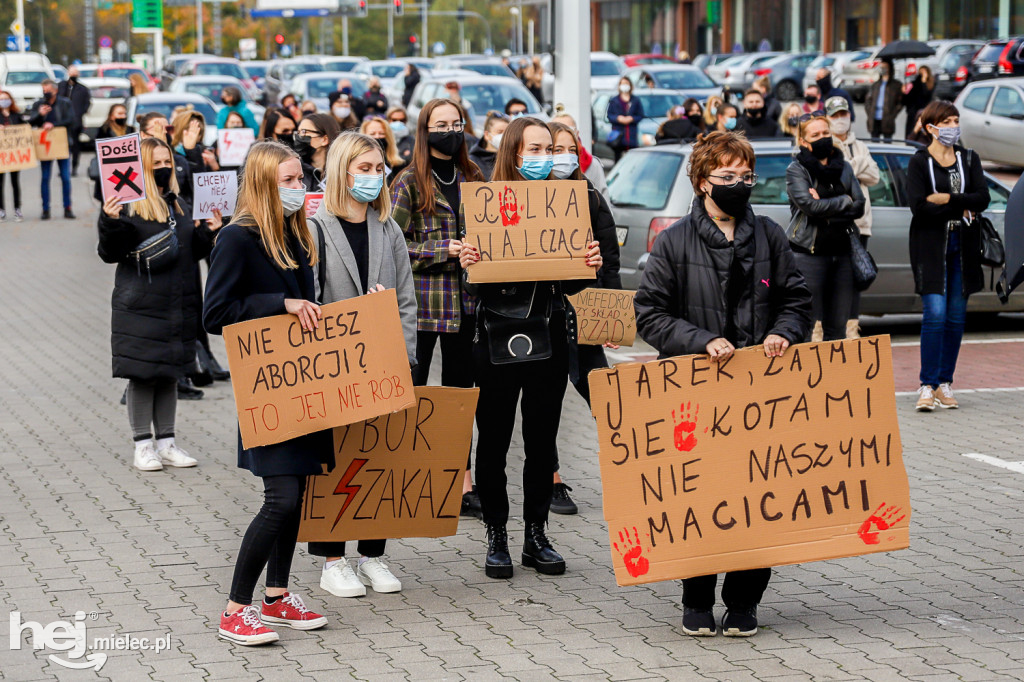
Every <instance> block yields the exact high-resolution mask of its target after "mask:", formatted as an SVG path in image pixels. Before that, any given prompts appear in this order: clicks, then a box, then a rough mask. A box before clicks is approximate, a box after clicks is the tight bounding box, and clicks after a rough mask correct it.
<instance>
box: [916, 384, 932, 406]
mask: <svg viewBox="0 0 1024 682" xmlns="http://www.w3.org/2000/svg"><path fill="white" fill-rule="evenodd" d="M917 396H918V397H917V405H915V406H914V409H915V410H917V411H918V412H931V411H932V410H934V409H935V403H937V402H938V399H937V398H936V397H935V390H934V389H933V388H932V387H931V386H927V385H925V386H922V387H921V388H919V389H917Z"/></svg>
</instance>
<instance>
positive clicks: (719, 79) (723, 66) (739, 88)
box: [707, 52, 782, 93]
mask: <svg viewBox="0 0 1024 682" xmlns="http://www.w3.org/2000/svg"><path fill="white" fill-rule="evenodd" d="M781 54H782V53H781V52H750V53H748V54H738V55H736V56H734V57H731V58H729V59H726V60H725V61H723V62H719V63H718V64H715V65H714V66H709V67H708V69H707V74H708V77H710V78H711V80H713V81H715V82H716V83H718V84H719V85H721V86H722V87H724V88H729V89H730V90H733V91H735V92H741V93H742V92H743V91H744V90H746V89H747V88H749V87H750V84H751V83H753V82H754V69H756V68H758V67H760V66H761V65H762V64H764V63H765V62H767V61H769V60H771V59H774V58H775V57H778V56H779V55H781Z"/></svg>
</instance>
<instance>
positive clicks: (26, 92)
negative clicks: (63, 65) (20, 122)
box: [0, 52, 54, 111]
mask: <svg viewBox="0 0 1024 682" xmlns="http://www.w3.org/2000/svg"><path fill="white" fill-rule="evenodd" d="M47 78H54V73H53V67H52V66H51V65H50V60H49V59H47V58H46V57H45V56H43V55H41V54H39V53H38V52H0V88H2V89H4V90H7V91H8V92H9V93H11V97H13V98H14V102H15V104H17V105H18V108H19V109H21V110H22V111H28V108H29V107H30V106H32V103H33V102H35V101H36V100H37V99H39V98H40V97H42V96H43V81H44V80H46V79H47Z"/></svg>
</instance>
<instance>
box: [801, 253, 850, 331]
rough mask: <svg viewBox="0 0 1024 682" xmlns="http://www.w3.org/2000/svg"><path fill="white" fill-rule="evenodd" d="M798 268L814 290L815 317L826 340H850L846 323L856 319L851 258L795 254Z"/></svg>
mask: <svg viewBox="0 0 1024 682" xmlns="http://www.w3.org/2000/svg"><path fill="white" fill-rule="evenodd" d="M793 256H794V257H795V258H796V266H797V268H799V270H800V274H802V275H803V276H804V279H805V280H807V288H808V289H810V290H811V314H812V316H813V317H814V320H815V321H817V320H821V324H822V331H823V332H824V334H825V336H824V340H825V341H835V340H837V339H845V338H846V321H847V320H851V319H853V318H852V317H851V312H850V311H851V310H852V309H853V299H854V295H855V294H856V293H857V287H855V286H854V285H853V266H852V265H851V264H850V256H848V255H844V256H817V255H811V254H809V253H800V252H797V253H794V254H793Z"/></svg>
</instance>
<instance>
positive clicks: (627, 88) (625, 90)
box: [619, 83, 630, 95]
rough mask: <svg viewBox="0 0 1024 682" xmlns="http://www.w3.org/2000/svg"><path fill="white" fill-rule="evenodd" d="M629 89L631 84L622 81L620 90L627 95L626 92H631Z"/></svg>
mask: <svg viewBox="0 0 1024 682" xmlns="http://www.w3.org/2000/svg"><path fill="white" fill-rule="evenodd" d="M629 90H630V88H629V86H628V85H626V84H625V83H620V84H619V92H621V93H622V94H623V95H625V94H626V93H628V92H629Z"/></svg>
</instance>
